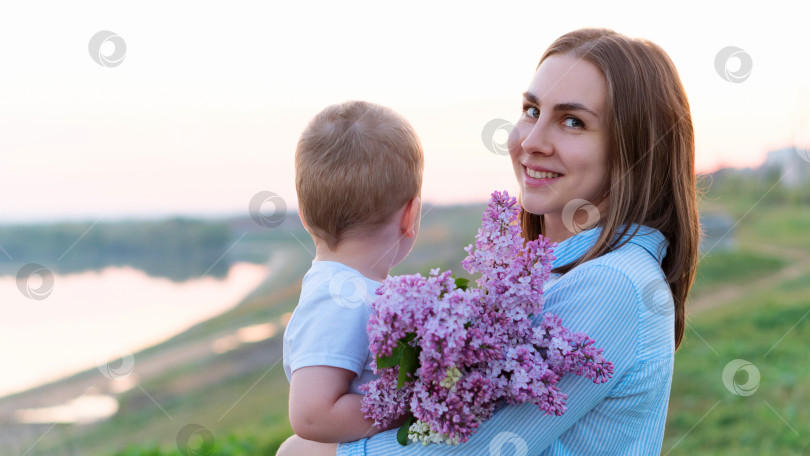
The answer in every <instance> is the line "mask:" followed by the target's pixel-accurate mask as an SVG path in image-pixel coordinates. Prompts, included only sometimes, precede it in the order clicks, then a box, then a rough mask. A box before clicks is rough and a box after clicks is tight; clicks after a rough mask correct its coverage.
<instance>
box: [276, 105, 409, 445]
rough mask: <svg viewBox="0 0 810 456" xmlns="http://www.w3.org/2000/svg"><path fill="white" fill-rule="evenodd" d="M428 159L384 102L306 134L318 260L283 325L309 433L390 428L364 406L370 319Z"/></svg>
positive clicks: (302, 175) (323, 435) (305, 190)
mask: <svg viewBox="0 0 810 456" xmlns="http://www.w3.org/2000/svg"><path fill="white" fill-rule="evenodd" d="M423 167H424V158H423V152H422V146H421V143H420V141H419V138H418V137H417V135H416V133H415V131H414V130H413V128H412V127H411V125H410V124H409V123H408V121H407V120H405V119H404V118H403V117H402V116H400V115H399V114H397V113H395V112H394V111H392V110H391V109H389V108H386V107H383V106H379V105H376V104H372V103H367V102H362V101H349V102H345V103H341V104H337V105H332V106H329V107H327V108H326V109H324V110H323V111H321V112H320V113H319V114H318V115H316V116H315V117H314V118H313V119H312V120H311V121H310V123H309V125H308V126H307V127H306V129H305V130H304V132H303V133H302V134H301V138H300V140H299V142H298V147H297V149H296V154H295V185H296V190H297V192H298V205H299V216H300V217H301V220H302V221H303V223H304V226H305V227H306V229H307V231H308V232H309V233H310V235H311V236H312V239H313V240H314V242H315V259H314V260H313V262H312V267H311V268H310V270H309V271H308V272H307V274H306V275H305V276H304V280H303V283H302V284H301V297H300V300H299V303H298V306H297V307H296V309H295V311H294V312H293V315H292V317H291V318H290V321H289V324H288V326H287V329H286V330H285V332H284V372H285V374H286V375H287V378H288V380H289V381H290V424H291V425H292V428H293V431H295V433H296V435H297V436H298V437H300V438H301V439H306V440H310V441H317V442H350V441H353V440H357V439H360V438H363V437H368V436H370V435H373V434H376V433H377V432H379V431H381V430H380V429H376V428H375V427H374V425H373V422H372V421H370V420H366V419H365V418H364V417H363V414H362V412H361V411H360V401H361V399H362V395H361V394H360V391H359V389H358V387H359V386H360V385H362V384H363V383H366V382H368V381H369V380H371V379H373V378H374V374H373V371H372V369H371V359H372V358H371V355H370V352H369V348H368V335H367V334H366V324H367V322H368V318H369V312H370V309H371V307H370V303H371V302H372V301H373V299H374V298H375V296H376V294H375V290H376V289H377V287H379V286H380V284H381V282H382V281H383V280H385V279H386V277H388V272H389V270H390V269H391V268H392V267H393V266H394V265H396V264H397V263H399V262H400V261H402V259H403V258H405V256H407V255H408V253H409V252H410V250H411V248H412V247H413V243H414V239H415V237H416V234H417V232H418V230H419V221H420V216H421V200H420V197H419V195H420V192H421V185H422V170H423ZM294 438H295V436H293V438H291V439H294ZM279 454H283V448H282V450H281V452H280V453H279Z"/></svg>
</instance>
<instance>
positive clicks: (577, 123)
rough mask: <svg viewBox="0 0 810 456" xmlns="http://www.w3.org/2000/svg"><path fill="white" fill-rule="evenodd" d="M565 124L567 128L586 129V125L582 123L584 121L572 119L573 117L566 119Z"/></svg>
mask: <svg viewBox="0 0 810 456" xmlns="http://www.w3.org/2000/svg"><path fill="white" fill-rule="evenodd" d="M563 123H564V124H565V126H566V127H571V128H585V124H584V123H582V121H581V120H579V119H577V118H576V117H571V116H569V117H566V118H565V120H564V121H563Z"/></svg>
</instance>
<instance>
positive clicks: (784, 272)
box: [687, 245, 810, 315]
mask: <svg viewBox="0 0 810 456" xmlns="http://www.w3.org/2000/svg"><path fill="white" fill-rule="evenodd" d="M755 252H757V253H762V254H767V255H774V256H778V257H781V258H785V259H787V260H788V261H789V264H788V265H787V266H785V267H784V268H782V269H780V270H779V271H778V272H776V273H774V274H771V275H768V276H765V277H762V278H759V279H756V280H753V281H750V282H747V283H745V284H740V285H736V286H729V285H721V286H720V289H718V290H716V291H709V292H707V293H706V294H704V295H702V296H700V297H699V298H697V299H695V300H693V301H691V302H690V303H689V305H688V309H687V311H688V312H689V313H690V314H692V315H694V314H696V313H700V312H704V311H706V310H709V309H714V308H717V307H720V306H723V305H726V304H728V303H729V302H733V301H735V300H737V299H740V298H742V297H744V296H746V295H749V294H752V293H755V292H756V291H758V290H761V289H762V288H764V287H772V286H773V285H775V284H779V283H783V282H786V281H788V280H792V279H796V278H798V277H800V276H801V275H802V274H803V273H805V272H807V271H810V257H808V255H807V254H806V253H805V252H803V251H800V250H794V249H789V248H787V247H780V246H776V245H759V246H757V247H756V249H755Z"/></svg>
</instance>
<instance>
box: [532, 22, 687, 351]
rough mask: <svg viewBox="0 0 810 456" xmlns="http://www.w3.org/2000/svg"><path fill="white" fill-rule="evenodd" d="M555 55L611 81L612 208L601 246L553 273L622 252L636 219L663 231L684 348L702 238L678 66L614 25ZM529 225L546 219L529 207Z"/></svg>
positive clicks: (561, 42)
mask: <svg viewBox="0 0 810 456" xmlns="http://www.w3.org/2000/svg"><path fill="white" fill-rule="evenodd" d="M555 54H566V55H569V56H572V57H575V58H580V59H583V60H586V61H588V62H590V63H592V64H594V65H596V67H597V68H599V69H600V70H601V71H602V73H603V74H604V76H605V78H606V80H607V87H608V90H607V92H608V93H607V103H606V111H607V114H606V116H607V120H606V125H607V126H608V128H607V129H608V137H607V141H608V142H607V144H608V146H607V147H608V171H607V173H608V179H607V180H606V182H605V186H604V188H603V193H602V194H603V195H605V198H606V199H607V202H608V213H607V214H604V215H603V216H602V217H601V219H600V220H599V225H600V226H601V227H602V231H601V233H600V235H599V238H598V239H597V241H596V243H595V244H594V245H593V247H591V248H590V250H588V251H587V252H586V253H585V254H584V255H583V256H582V257H581V258H579V259H578V260H576V261H574V262H571V263H569V264H566V265H563V266H560V267H557V268H555V269H554V271H553V272H558V273H566V272H568V271H570V270H571V269H573V268H575V267H576V266H578V265H580V264H582V263H584V262H586V261H588V260H591V259H594V258H597V257H599V256H601V255H604V254H606V253H608V252H611V251H613V250H616V249H618V248H619V247H621V246H622V245H624V244H625V243H626V242H627V241H628V240H629V238H630V237H631V236H632V235H634V234H635V233H636V232H637V231H634V232H632V233H630V234H629V235H628V231H629V230H630V228H631V224H637V225H646V226H649V227H651V228H655V229H657V230H658V231H660V232H661V234H663V235H664V237H666V239H667V241H669V246H668V248H667V254H666V256H665V257H664V260H663V262H662V265H661V267H662V268H663V270H664V273H665V274H666V279H667V282H668V283H669V287H670V289H671V291H672V296H673V300H674V302H675V348H676V349H677V348H678V346H679V345H680V343H681V340H682V339H683V333H684V330H685V327H686V309H685V308H686V299H687V296H688V294H689V289H690V288H691V286H692V282H693V281H694V278H695V269H696V267H697V261H698V254H699V250H698V246H699V243H700V221H699V215H698V209H697V188H696V184H697V183H696V178H695V138H694V130H693V127H692V116H691V114H690V110H689V101H688V100H687V98H686V93H685V92H684V89H683V86H682V84H681V80H680V77H679V76H678V71H677V70H676V69H675V65H674V64H673V63H672V61H671V60H670V58H669V56H668V55H667V54H666V52H664V50H663V49H661V48H660V47H659V46H658V45H656V44H654V43H652V42H650V41H647V40H643V39H634V38H628V37H626V36H624V35H621V34H619V33H616V32H614V31H612V30H608V29H593V28H587V29H580V30H575V31H573V32H570V33H567V34H565V35H563V36H561V37H560V38H558V39H557V40H556V41H554V43H552V44H551V46H549V48H548V49H547V50H546V52H545V53H544V54H543V56H542V58H541V59H540V63H543V61H544V60H545V59H546V58H547V57H549V56H551V55H555ZM540 63H538V67H539V66H540ZM521 226H522V229H523V235H524V237H525V238H526V239H536V238H537V237H538V236H539V235H540V234H542V233H543V216H542V215H538V214H531V213H529V212H527V211H525V210H522V211H521ZM620 230H621V231H620ZM620 241H621V242H620Z"/></svg>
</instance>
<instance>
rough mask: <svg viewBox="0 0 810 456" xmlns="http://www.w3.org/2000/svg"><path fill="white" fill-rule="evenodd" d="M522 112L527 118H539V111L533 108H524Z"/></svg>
mask: <svg viewBox="0 0 810 456" xmlns="http://www.w3.org/2000/svg"><path fill="white" fill-rule="evenodd" d="M523 112H524V113H525V114H527V115H528V116H529V117H533V118H535V119H536V118H538V117H540V110H539V109H537V108H536V107H535V106H524V107H523Z"/></svg>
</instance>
